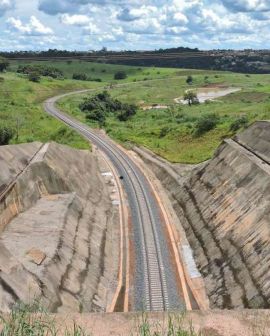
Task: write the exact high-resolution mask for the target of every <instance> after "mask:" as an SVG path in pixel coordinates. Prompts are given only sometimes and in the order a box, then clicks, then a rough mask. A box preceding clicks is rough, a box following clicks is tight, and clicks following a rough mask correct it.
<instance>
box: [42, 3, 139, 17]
mask: <svg viewBox="0 0 270 336" xmlns="http://www.w3.org/2000/svg"><path fill="white" fill-rule="evenodd" d="M137 1H138V0H130V1H129V2H130V3H131V4H132V3H136V2H137ZM89 4H90V5H91V4H92V5H101V6H102V5H116V6H117V5H125V1H124V0H39V5H38V9H39V10H40V11H42V12H44V13H46V14H49V15H57V14H59V13H77V12H78V11H79V9H80V8H81V6H85V5H89Z"/></svg>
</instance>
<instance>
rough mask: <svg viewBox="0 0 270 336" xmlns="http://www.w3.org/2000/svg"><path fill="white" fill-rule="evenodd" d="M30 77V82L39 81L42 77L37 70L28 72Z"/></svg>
mask: <svg viewBox="0 0 270 336" xmlns="http://www.w3.org/2000/svg"><path fill="white" fill-rule="evenodd" d="M28 79H29V81H30V82H34V83H39V82H40V79H41V78H40V75H39V74H38V73H37V72H30V73H29V74H28Z"/></svg>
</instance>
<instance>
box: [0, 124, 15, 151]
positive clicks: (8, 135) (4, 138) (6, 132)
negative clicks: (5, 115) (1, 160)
mask: <svg viewBox="0 0 270 336" xmlns="http://www.w3.org/2000/svg"><path fill="white" fill-rule="evenodd" d="M13 135H14V132H13V130H12V129H11V128H9V127H6V126H0V146H3V145H8V144H9V142H10V140H11V139H12V137H13Z"/></svg>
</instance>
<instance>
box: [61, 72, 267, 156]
mask: <svg viewBox="0 0 270 336" xmlns="http://www.w3.org/2000/svg"><path fill="white" fill-rule="evenodd" d="M142 71H144V72H145V71H146V70H142ZM189 75H190V76H192V78H193V81H192V84H191V85H189V84H187V83H186V79H187V76H189ZM206 81H207V83H206ZM190 87H192V90H193V91H194V92H196V90H197V88H201V87H208V88H209V90H214V89H215V88H218V87H239V88H242V90H241V91H239V92H235V93H233V94H230V95H228V96H225V97H220V98H218V99H217V100H216V101H207V102H206V103H204V104H198V105H192V106H188V105H181V104H177V103H176V102H175V101H174V99H175V98H178V97H181V96H182V97H183V96H184V93H185V92H186V91H187V90H188V89H190ZM108 90H109V92H110V94H111V96H112V97H115V98H117V99H118V100H120V101H121V102H126V103H129V104H136V105H137V106H139V109H138V111H137V113H136V114H135V115H134V116H133V117H131V118H130V119H128V120H127V121H126V122H120V121H119V120H118V118H117V117H116V116H114V115H109V116H108V117H107V118H106V122H105V125H104V128H105V129H106V131H107V133H108V134H109V135H110V136H111V137H113V138H114V139H115V140H117V141H119V142H120V143H122V144H124V145H126V146H130V144H131V145H132V144H135V145H141V146H145V147H147V148H149V149H150V150H152V151H154V152H155V153H157V154H158V155H161V156H162V157H164V158H166V159H168V160H169V161H171V162H181V163H199V162H202V161H204V160H207V159H209V158H211V156H212V155H213V153H214V151H215V150H216V148H217V147H218V145H219V144H220V143H221V141H222V140H223V139H224V138H226V137H232V136H234V134H235V133H236V132H238V131H241V130H242V129H243V128H245V127H247V125H249V124H251V123H252V122H254V121H256V120H261V119H270V93H269V92H270V78H269V76H267V75H250V76H249V77H247V76H246V75H244V74H235V73H229V72H215V71H192V70H184V71H181V70H178V71H177V72H176V73H174V74H173V75H171V76H166V77H164V78H157V79H155V80H152V81H137V82H134V83H132V85H129V86H128V85H123V86H118V87H117V86H113V87H111V88H108ZM84 97H85V95H78V96H76V97H75V96H74V97H67V98H65V99H63V100H62V101H60V102H59V106H60V107H61V108H62V109H63V110H64V111H66V112H67V113H70V114H71V115H73V116H74V117H76V118H78V119H79V120H81V121H85V115H84V114H83V113H82V112H81V111H80V109H79V105H80V103H81V102H82V101H83V99H84ZM157 105H162V106H166V105H167V106H168V108H157V107H156V106H157ZM151 106H153V108H152V109H151ZM209 115H210V116H209ZM212 119H213V120H212ZM87 122H88V123H89V125H91V126H92V127H96V124H95V123H93V122H91V121H90V120H88V121H87Z"/></svg>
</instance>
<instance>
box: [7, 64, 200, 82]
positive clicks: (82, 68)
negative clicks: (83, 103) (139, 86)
mask: <svg viewBox="0 0 270 336" xmlns="http://www.w3.org/2000/svg"><path fill="white" fill-rule="evenodd" d="M27 64H35V65H41V66H42V65H46V66H53V67H55V68H58V69H59V70H61V71H62V72H63V74H64V77H65V78H66V79H72V75H73V74H74V73H84V74H86V75H87V76H88V77H92V78H100V79H101V80H102V81H103V82H112V81H114V74H115V73H116V72H117V71H119V70H124V71H125V72H126V73H127V75H128V78H127V79H126V81H133V80H135V79H136V80H143V79H146V78H147V79H151V78H157V77H158V78H166V77H169V76H172V75H174V74H176V73H177V72H179V71H183V70H178V69H167V68H155V67H152V68H143V67H136V66H126V65H111V64H103V63H93V62H85V61H79V60H70V61H30V62H27V61H10V66H9V69H10V70H11V71H16V70H17V68H18V65H27ZM193 71H195V72H196V70H193Z"/></svg>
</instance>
